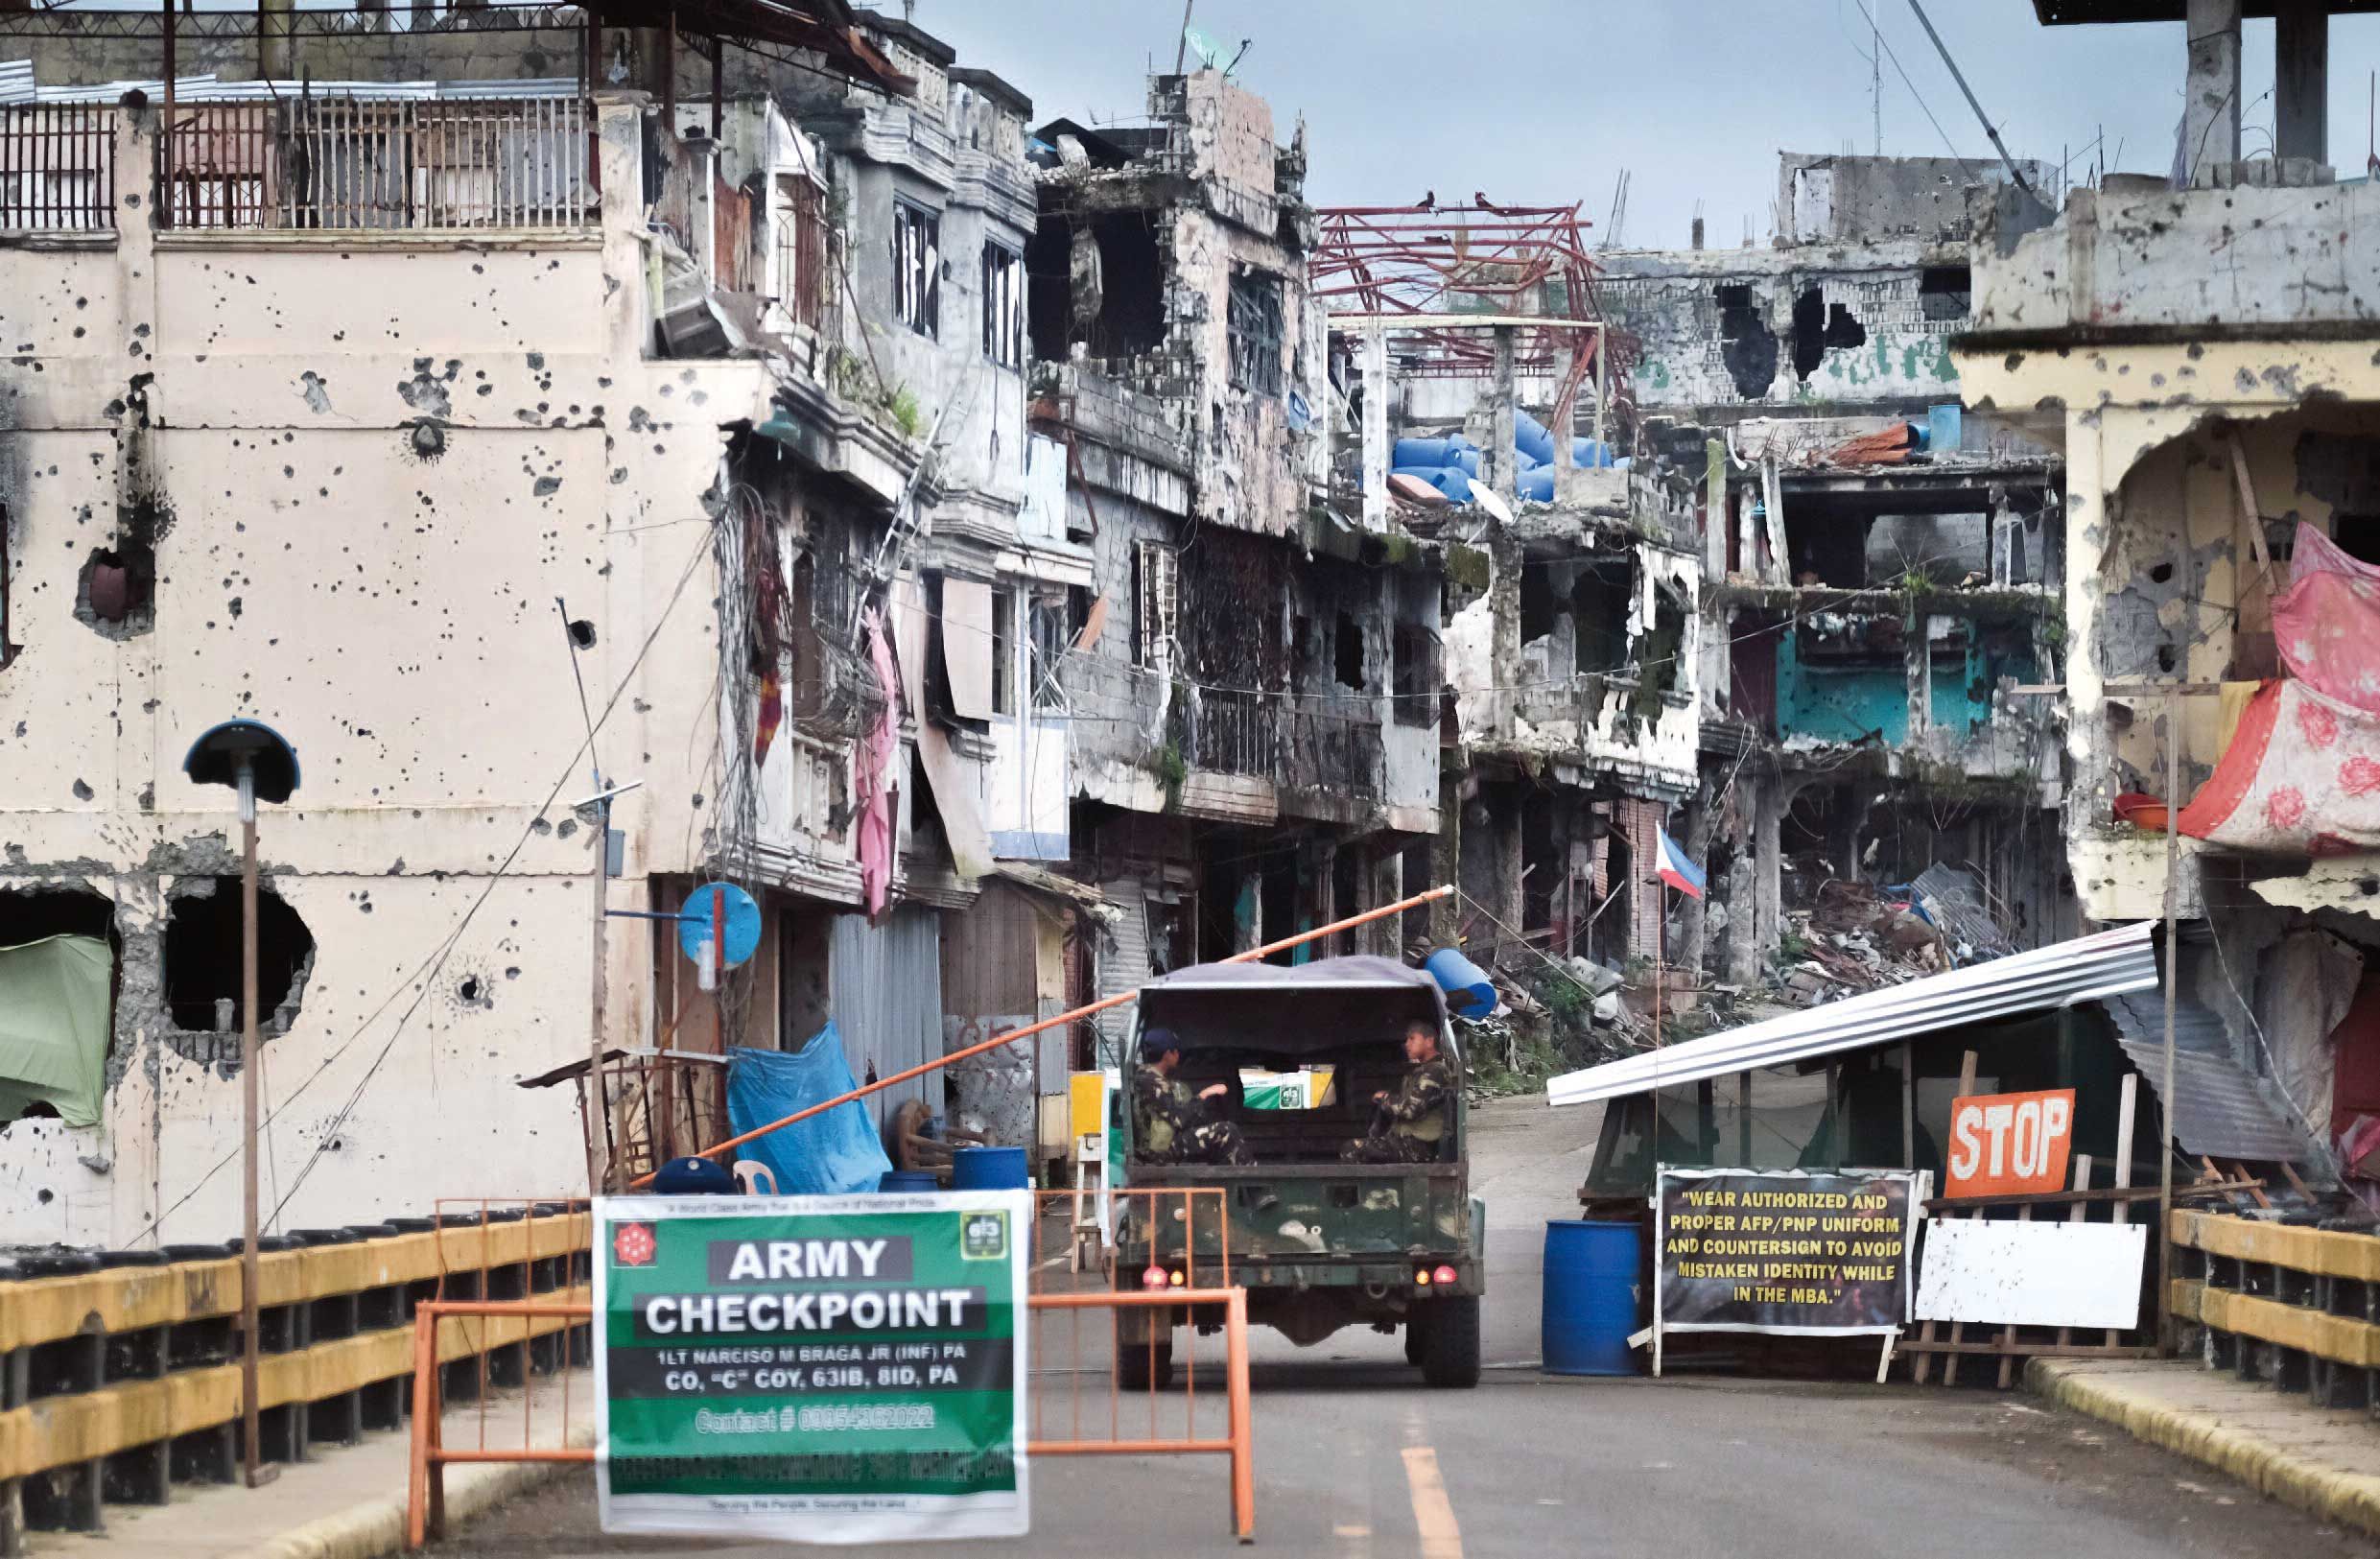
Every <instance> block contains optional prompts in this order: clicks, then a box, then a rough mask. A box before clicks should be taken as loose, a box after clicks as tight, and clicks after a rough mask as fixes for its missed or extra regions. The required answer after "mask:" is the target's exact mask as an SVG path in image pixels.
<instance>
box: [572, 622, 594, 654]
mask: <svg viewBox="0 0 2380 1559" xmlns="http://www.w3.org/2000/svg"><path fill="white" fill-rule="evenodd" d="M570 642H571V645H572V646H573V648H575V649H579V650H592V649H594V648H595V625H594V624H593V623H590V622H588V621H587V620H586V619H585V618H583V617H577V618H573V619H572V620H571V625H570Z"/></svg>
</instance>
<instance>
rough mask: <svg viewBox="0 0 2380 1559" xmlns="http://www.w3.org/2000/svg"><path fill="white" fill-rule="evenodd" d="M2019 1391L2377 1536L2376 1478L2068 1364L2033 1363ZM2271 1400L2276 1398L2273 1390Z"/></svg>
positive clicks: (2379, 1490) (2379, 1486) (2379, 1493)
mask: <svg viewBox="0 0 2380 1559" xmlns="http://www.w3.org/2000/svg"><path fill="white" fill-rule="evenodd" d="M2025 1388H2026V1389H2027V1390H2029V1391H2031V1392H2032V1393H2033V1394H2034V1395H2035V1396H2038V1397H2045V1398H2047V1399H2048V1400H2050V1401H2051V1402H2054V1403H2057V1404H2058V1405H2060V1406H2062V1407H2070V1408H2072V1409H2073V1410H2075V1411H2076V1412H2078V1413H2084V1414H2087V1415H2088V1416H2090V1417H2092V1418H2096V1419H2100V1420H2102V1421H2104V1422H2106V1423H2109V1424H2113V1425H2114V1426H2116V1427H2117V1428H2118V1429H2123V1430H2124V1431H2125V1432H2126V1433H2128V1434H2130V1435H2132V1436H2133V1438H2134V1439H2136V1440H2142V1441H2145V1442H2147V1443H2148V1444H2150V1445H2154V1446H2160V1447H2162V1448H2164V1449H2165V1450H2167V1451H2171V1452H2174V1453H2177V1454H2180V1455H2183V1456H2187V1457H2189V1458H2190V1459H2192V1460H2193V1461H2198V1462H2203V1463H2204V1464H2205V1465H2206V1466H2209V1467H2212V1468H2215V1469H2217V1470H2218V1471H2221V1472H2225V1473H2228V1474H2229V1475H2230V1476H2233V1477H2236V1478H2238V1479H2239V1480H2240V1481H2241V1482H2243V1483H2245V1484H2247V1485H2248V1486H2249V1487H2250V1488H2251V1489H2254V1490H2255V1491H2256V1492H2257V1493H2258V1494H2261V1495H2264V1496H2265V1497H2266V1498H2268V1499H2272V1500H2279V1501H2280V1502H2281V1503H2283V1504H2286V1505H2293V1506H2295V1507H2297V1508H2298V1509H2299V1510H2302V1511H2304V1512H2306V1513H2307V1514H2308V1515H2311V1516H2315V1517H2318V1518H2320V1519H2321V1520H2323V1521H2327V1522H2335V1523H2338V1524H2341V1525H2344V1526H2351V1527H2354V1528H2356V1529H2357V1530H2359V1531H2363V1532H2367V1533H2370V1534H2373V1535H2375V1536H2380V1477H2374V1476H2369V1475H2368V1474H2362V1473H2350V1472H2346V1471H2345V1470H2343V1469H2341V1468H2338V1467H2334V1466H2331V1465H2329V1464H2327V1463H2324V1462H2321V1461H2317V1460H2314V1459H2312V1458H2311V1457H2308V1456H2306V1455H2303V1454H2302V1453H2298V1452H2294V1451H2291V1450H2288V1449H2286V1448H2284V1447H2282V1446H2279V1445H2276V1444H2274V1442H2273V1441H2271V1440H2268V1439H2266V1438H2264V1437H2263V1436H2262V1435H2259V1434H2256V1433H2254V1432H2252V1431H2250V1430H2247V1429H2237V1428H2234V1427H2232V1426H2230V1425H2228V1424H2226V1423H2225V1422H2224V1421H2223V1419H2222V1418H2221V1417H2220V1416H2219V1415H2217V1414H2214V1413H2206V1412H2192V1411H2188V1410H2186V1409H2183V1408H2179V1407H2173V1406H2169V1405H2165V1404H2163V1403H2159V1402H2152V1401H2145V1400H2143V1399H2141V1398H2139V1397H2136V1396H2134V1395H2133V1394H2132V1393H2131V1392H2128V1391H2126V1390H2125V1389H2124V1387H2123V1385H2122V1383H2121V1382H2120V1381H2118V1380H2115V1379H2111V1378H2109V1377H2107V1376H2102V1375H2096V1374H2093V1373H2092V1372H2091V1370H2090V1367H2089V1366H2088V1365H2087V1364H2079V1363H2078V1362H2077V1361H2075V1360H2071V1359H2056V1358H2036V1359H2033V1360H2031V1361H2030V1362H2029V1363H2027V1365H2026V1366H2025ZM2276 1395H2277V1393H2276Z"/></svg>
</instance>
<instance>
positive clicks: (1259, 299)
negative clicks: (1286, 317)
mask: <svg viewBox="0 0 2380 1559" xmlns="http://www.w3.org/2000/svg"><path fill="white" fill-rule="evenodd" d="M1281 340H1282V330H1281V278H1280V277H1279V276H1268V275H1266V274H1264V273H1263V272H1261V271H1243V272H1240V273H1239V274H1237V275H1236V276H1234V277H1232V297H1231V347H1232V375H1231V377H1232V388H1233V389H1234V390H1252V391H1254V392H1255V393H1257V394H1259V395H1278V394H1280V393H1281V384H1282V370H1281Z"/></svg>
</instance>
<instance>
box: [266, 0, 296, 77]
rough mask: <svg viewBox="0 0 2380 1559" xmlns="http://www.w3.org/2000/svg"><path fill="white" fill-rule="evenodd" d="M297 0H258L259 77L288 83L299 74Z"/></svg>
mask: <svg viewBox="0 0 2380 1559" xmlns="http://www.w3.org/2000/svg"><path fill="white" fill-rule="evenodd" d="M295 6H296V0H257V5H256V74H257V75H258V76H260V77H263V78H264V79H265V80H267V81H275V82H286V81H291V80H294V79H295V76H296V74H297V66H296V60H295V47H296V45H295V40H294V39H293V38H292V36H291V34H292V32H293V31H294V30H295V26H296V21H297V17H296V14H295Z"/></svg>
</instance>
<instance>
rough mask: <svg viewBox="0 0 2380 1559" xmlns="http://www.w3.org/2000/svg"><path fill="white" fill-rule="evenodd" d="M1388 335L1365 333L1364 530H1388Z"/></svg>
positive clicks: (1376, 330)
mask: <svg viewBox="0 0 2380 1559" xmlns="http://www.w3.org/2000/svg"><path fill="white" fill-rule="evenodd" d="M1391 452H1392V448H1391V445H1390V443H1389V441H1388V332H1387V330H1386V329H1385V328H1383V327H1382V326H1380V325H1378V324H1375V325H1372V326H1371V327H1369V328H1368V329H1366V330H1365V331H1364V333H1363V528H1364V529H1365V530H1367V531H1385V530H1387V529H1388V469H1389V466H1390V465H1391V463H1393V462H1392V461H1390V460H1389V456H1390V454H1391Z"/></svg>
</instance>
